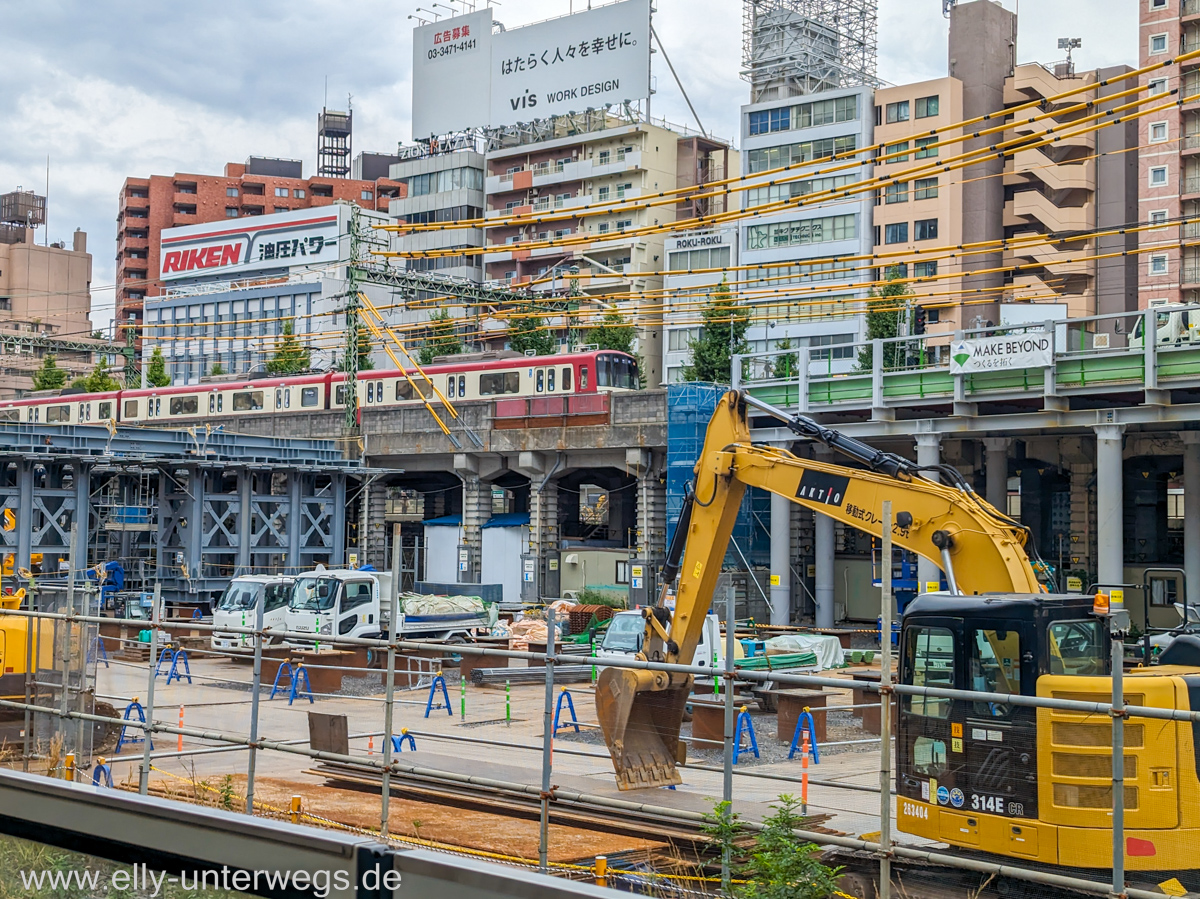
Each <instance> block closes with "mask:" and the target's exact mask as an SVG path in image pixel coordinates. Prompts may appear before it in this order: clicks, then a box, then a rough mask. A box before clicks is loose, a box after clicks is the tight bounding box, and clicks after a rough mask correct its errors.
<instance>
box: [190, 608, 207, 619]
mask: <svg viewBox="0 0 1200 899" xmlns="http://www.w3.org/2000/svg"><path fill="white" fill-rule="evenodd" d="M203 617H204V616H203V615H201V614H200V609H199V607H197V608H194V609H192V620H193V621H194V620H196V619H197V618H203Z"/></svg>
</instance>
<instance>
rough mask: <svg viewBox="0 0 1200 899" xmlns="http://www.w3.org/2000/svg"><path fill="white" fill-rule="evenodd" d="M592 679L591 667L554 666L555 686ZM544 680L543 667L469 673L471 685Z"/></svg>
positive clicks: (480, 669)
mask: <svg viewBox="0 0 1200 899" xmlns="http://www.w3.org/2000/svg"><path fill="white" fill-rule="evenodd" d="M591 679H592V666H591V665H555V666H554V682H555V683H556V684H567V683H570V684H579V683H585V682H587V681H590V680H591ZM545 680H546V668H545V666H544V665H539V666H538V667H536V668H535V667H533V666H530V667H529V668H476V669H475V670H473V671H472V672H471V683H473V684H502V683H504V682H505V681H508V682H509V683H512V684H540V683H542V682H544V681H545Z"/></svg>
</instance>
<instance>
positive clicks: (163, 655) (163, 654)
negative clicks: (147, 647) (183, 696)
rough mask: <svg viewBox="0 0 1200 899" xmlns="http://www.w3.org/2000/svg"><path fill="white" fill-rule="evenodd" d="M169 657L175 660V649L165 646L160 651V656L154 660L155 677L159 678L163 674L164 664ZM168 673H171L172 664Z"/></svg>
mask: <svg viewBox="0 0 1200 899" xmlns="http://www.w3.org/2000/svg"><path fill="white" fill-rule="evenodd" d="M167 659H172V660H174V654H173V650H172V649H171V647H170V646H164V647H162V648H161V649H160V650H159V651H158V658H157V659H155V660H154V677H155V678H157V677H158V676H159V675H160V674H162V664H163V662H164V661H166V660H167ZM167 673H168V674H169V673H170V666H168V667H167Z"/></svg>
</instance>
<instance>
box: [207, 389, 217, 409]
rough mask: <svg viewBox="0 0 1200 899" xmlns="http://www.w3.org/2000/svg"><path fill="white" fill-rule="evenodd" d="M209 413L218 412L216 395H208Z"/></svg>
mask: <svg viewBox="0 0 1200 899" xmlns="http://www.w3.org/2000/svg"><path fill="white" fill-rule="evenodd" d="M208 411H209V412H216V411H217V395H216V394H215V393H210V394H209V395H208Z"/></svg>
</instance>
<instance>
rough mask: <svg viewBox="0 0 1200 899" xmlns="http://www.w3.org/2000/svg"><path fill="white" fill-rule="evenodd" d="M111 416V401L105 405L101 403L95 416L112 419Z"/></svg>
mask: <svg viewBox="0 0 1200 899" xmlns="http://www.w3.org/2000/svg"><path fill="white" fill-rule="evenodd" d="M112 414H113V404H112V402H111V401H109V402H107V403H101V404H100V406H99V408H98V409H97V410H96V415H97V416H98V417H99V418H112Z"/></svg>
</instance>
